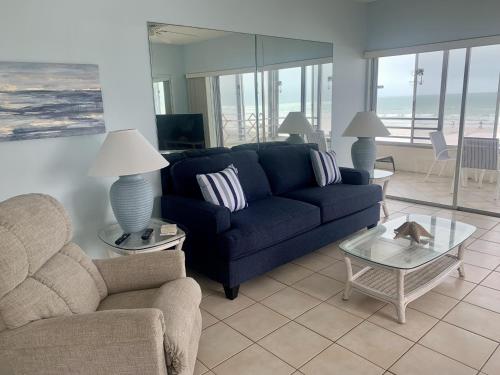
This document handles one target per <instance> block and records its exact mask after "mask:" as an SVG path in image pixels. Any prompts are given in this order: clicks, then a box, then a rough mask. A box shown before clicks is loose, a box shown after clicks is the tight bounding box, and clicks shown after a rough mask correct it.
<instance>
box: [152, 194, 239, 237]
mask: <svg viewBox="0 0 500 375" xmlns="http://www.w3.org/2000/svg"><path fill="white" fill-rule="evenodd" d="M161 212H162V216H163V218H165V219H167V220H173V221H175V222H177V223H179V224H181V225H183V226H185V227H186V228H187V229H188V230H192V231H195V232H197V233H206V234H209V235H215V234H219V233H222V232H224V231H226V230H228V229H229V228H230V227H231V213H230V211H229V209H227V208H226V207H222V206H217V205H215V204H211V203H208V202H205V201H202V200H200V199H193V198H186V197H180V196H177V195H165V196H163V197H162V198H161Z"/></svg>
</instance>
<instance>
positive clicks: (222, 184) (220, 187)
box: [196, 164, 248, 212]
mask: <svg viewBox="0 0 500 375" xmlns="http://www.w3.org/2000/svg"><path fill="white" fill-rule="evenodd" d="M196 180H197V181H198V185H200V189H201V193H202V194H203V198H204V199H205V200H206V201H207V202H209V203H213V204H216V205H218V206H224V207H227V208H229V211H231V212H234V211H239V210H242V209H244V208H245V207H247V205H248V204H247V200H246V198H245V194H244V193H243V189H242V187H241V184H240V180H239V179H238V170H237V169H236V167H235V166H234V165H232V164H231V165H230V166H229V167H227V168H225V169H223V170H222V171H220V172H217V173H208V174H198V175H196Z"/></svg>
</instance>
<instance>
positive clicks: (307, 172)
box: [258, 144, 317, 195]
mask: <svg viewBox="0 0 500 375" xmlns="http://www.w3.org/2000/svg"><path fill="white" fill-rule="evenodd" d="M314 146H316V147H317V145H310V144H303V145H288V146H275V147H269V148H264V149H262V150H259V151H258V154H259V161H260V164H261V165H262V167H263V168H264V170H265V171H266V174H267V177H268V179H269V182H270V184H271V189H272V191H273V194H276V195H280V194H284V193H287V192H289V191H292V190H297V189H302V188H305V187H309V186H313V185H316V180H315V177H314V171H313V169H312V164H311V155H310V150H311V148H314Z"/></svg>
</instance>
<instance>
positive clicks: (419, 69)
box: [372, 45, 500, 145]
mask: <svg viewBox="0 0 500 375" xmlns="http://www.w3.org/2000/svg"><path fill="white" fill-rule="evenodd" d="M466 52H467V49H466V48H461V49H453V50H443V51H434V52H425V53H416V54H407V55H399V56H390V57H380V58H378V59H375V60H374V64H375V71H376V72H377V74H376V75H375V77H374V83H376V90H375V93H374V98H373V100H372V103H374V108H373V109H374V110H376V111H377V114H378V115H379V117H380V118H381V119H382V121H383V122H384V123H385V124H386V126H387V128H388V130H389V131H390V133H391V135H390V136H389V137H384V138H380V139H379V140H382V141H390V142H406V143H430V142H429V133H430V132H432V131H436V130H441V131H443V133H444V135H445V138H446V142H447V144H450V145H452V144H455V145H456V144H457V143H458V129H459V123H460V114H461V106H462V95H463V87H464V71H465V63H466ZM470 56H471V58H470V62H469V81H468V90H467V92H466V95H467V97H466V107H465V120H464V135H465V136H466V137H490V138H491V137H499V136H500V130H499V129H498V122H499V109H500V95H499V92H500V63H499V61H500V45H488V46H481V47H470Z"/></svg>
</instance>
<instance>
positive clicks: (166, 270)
mask: <svg viewBox="0 0 500 375" xmlns="http://www.w3.org/2000/svg"><path fill="white" fill-rule="evenodd" d="M94 264H95V265H96V267H97V269H98V270H99V272H100V273H101V275H102V278H103V279H104V282H105V283H106V286H107V287H108V293H109V294H113V293H120V292H128V291H131V290H141V289H150V288H157V287H159V286H161V285H163V284H165V283H166V282H169V281H172V280H176V279H180V278H183V277H186V267H185V264H184V252H183V251H181V250H165V251H158V252H153V253H145V254H136V255H133V256H123V257H117V258H110V259H94Z"/></svg>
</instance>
